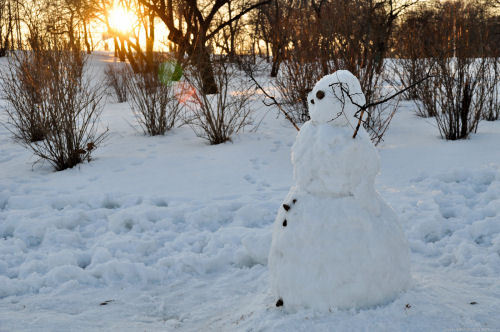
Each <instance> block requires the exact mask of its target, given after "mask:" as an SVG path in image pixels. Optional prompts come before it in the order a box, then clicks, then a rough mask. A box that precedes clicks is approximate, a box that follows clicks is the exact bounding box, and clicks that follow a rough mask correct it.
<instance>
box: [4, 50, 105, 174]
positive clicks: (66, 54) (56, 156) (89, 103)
mask: <svg viewBox="0 0 500 332" xmlns="http://www.w3.org/2000/svg"><path fill="white" fill-rule="evenodd" d="M38 56H39V54H38V53H37V52H26V53H23V55H22V58H20V59H24V60H23V61H19V60H14V61H13V63H12V69H11V70H10V71H9V72H8V73H7V75H6V77H4V79H6V82H9V84H6V85H4V94H5V95H9V96H11V97H13V96H16V94H17V95H18V96H19V97H20V98H26V100H25V101H24V102H21V103H16V102H13V101H12V99H10V100H9V99H7V100H8V104H9V105H8V109H9V110H8V112H7V114H8V116H9V120H10V122H11V124H14V125H13V127H11V128H12V131H13V132H14V133H15V136H16V137H17V138H19V141H20V142H21V143H22V144H23V145H24V146H25V147H27V148H29V149H30V150H31V151H32V152H33V153H34V154H35V155H36V156H38V157H39V158H40V159H41V160H46V161H48V162H49V163H50V164H51V165H52V166H53V167H54V168H55V169H56V170H58V171H60V170H64V169H66V168H71V167H73V166H75V165H77V164H78V163H81V162H83V161H90V160H91V154H92V153H93V152H94V151H95V149H96V148H97V147H98V146H99V145H100V144H101V143H102V142H103V140H104V139H105V138H106V135H107V130H106V131H104V132H100V133H98V124H99V115H100V114H101V106H100V102H101V100H102V98H103V95H104V93H103V89H102V87H101V86H95V85H92V84H91V82H90V79H87V78H85V77H84V76H85V75H84V74H85V64H86V63H85V60H86V58H85V57H84V56H83V54H81V53H79V52H73V51H66V50H46V51H44V52H43V65H41V67H40V68H39V69H38V70H41V72H42V74H43V75H42V77H43V81H35V80H33V81H30V84H24V83H22V84H20V85H15V84H13V80H15V79H19V80H20V81H22V80H23V79H24V78H25V74H26V73H25V71H26V69H25V67H24V66H25V63H40V62H37V61H40V60H37V59H36V57H38ZM4 82H5V81H4ZM31 83H32V84H31ZM13 89H20V90H19V91H17V92H16V91H13ZM33 91H35V92H33ZM33 95H35V96H36V99H34V100H35V101H36V102H33V103H34V105H35V106H36V110H37V111H38V112H39V114H41V115H42V116H37V119H41V122H40V123H39V125H38V126H39V128H41V132H42V133H43V137H44V139H43V140H38V141H33V140H27V139H24V136H23V135H24V134H23V133H20V132H19V129H20V127H19V126H17V125H16V123H17V124H20V125H21V126H22V125H23V122H19V121H18V119H19V116H25V112H26V111H27V110H29V109H28V108H26V105H28V106H30V103H31V99H30V98H32V97H31V96H33ZM24 96H27V97H24ZM16 121H17V122H16Z"/></svg>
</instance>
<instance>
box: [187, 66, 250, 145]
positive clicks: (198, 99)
mask: <svg viewBox="0 0 500 332" xmlns="http://www.w3.org/2000/svg"><path fill="white" fill-rule="evenodd" d="M213 67H214V68H213V70H214V76H215V82H216V85H217V90H218V93H217V94H211V95H207V94H204V93H203V92H202V91H203V80H202V77H201V74H200V73H199V71H197V70H196V69H194V68H189V69H188V71H187V73H186V78H187V80H188V82H189V84H190V85H191V86H192V87H193V88H194V91H193V92H190V91H189V88H188V89H185V90H184V92H183V94H184V95H186V94H187V95H189V96H191V97H190V98H188V99H187V100H186V101H185V105H186V110H187V111H186V113H185V122H186V123H187V124H188V125H190V126H191V128H193V130H194V131H195V133H196V134H197V135H198V136H199V137H202V138H205V139H207V140H208V141H209V142H210V144H220V143H224V142H226V141H229V140H231V137H232V136H233V135H234V134H237V133H238V132H240V131H241V130H242V129H243V128H244V127H245V126H247V125H249V124H251V122H252V119H251V114H252V110H251V108H250V107H249V101H250V96H251V94H250V91H249V90H250V84H249V83H248V82H247V81H246V80H245V79H243V78H241V76H243V75H238V72H237V71H236V69H234V67H232V66H231V65H230V64H229V63H228V62H226V61H224V60H223V59H221V60H220V61H217V62H214V66H213ZM230 88H231V89H232V90H233V92H232V93H231V92H230V91H229V89H230Z"/></svg>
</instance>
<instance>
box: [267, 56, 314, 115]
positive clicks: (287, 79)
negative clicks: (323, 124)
mask: <svg viewBox="0 0 500 332" xmlns="http://www.w3.org/2000/svg"><path fill="white" fill-rule="evenodd" d="M322 76H323V72H322V67H321V64H320V62H319V61H317V59H312V61H311V62H307V63H306V62H303V61H300V60H299V59H296V58H291V59H289V60H286V61H284V62H283V63H282V64H281V69H280V71H279V73H278V76H277V77H276V83H275V87H276V90H277V91H278V94H279V97H278V98H279V103H280V105H281V106H282V107H283V109H284V110H285V111H286V112H287V114H288V115H289V116H290V118H291V119H292V120H293V121H294V122H295V123H302V122H305V121H307V120H309V110H308V103H307V95H308V94H309V92H310V91H311V90H312V89H313V88H314V85H315V84H316V82H317V81H318V80H320V79H321V77H322Z"/></svg>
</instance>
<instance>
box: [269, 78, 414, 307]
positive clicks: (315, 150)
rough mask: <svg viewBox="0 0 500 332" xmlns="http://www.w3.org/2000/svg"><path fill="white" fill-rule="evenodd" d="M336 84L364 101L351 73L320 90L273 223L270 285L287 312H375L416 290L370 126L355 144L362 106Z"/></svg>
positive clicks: (313, 99) (329, 80)
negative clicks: (384, 193) (381, 190)
mask: <svg viewBox="0 0 500 332" xmlns="http://www.w3.org/2000/svg"><path fill="white" fill-rule="evenodd" d="M336 85H340V86H347V87H349V88H348V89H349V91H347V89H346V91H345V93H349V95H353V96H356V97H357V99H359V100H360V102H361V103H362V104H363V103H364V102H363V101H362V100H364V95H363V92H362V91H361V86H360V84H359V82H358V80H357V79H356V78H355V77H354V76H353V75H352V74H351V73H349V72H347V71H339V72H335V73H333V74H331V75H328V76H325V77H324V78H322V79H321V80H320V81H319V82H318V83H317V84H316V85H315V87H314V89H313V90H312V92H311V93H310V96H309V98H310V103H309V107H310V108H309V109H310V112H311V113H312V116H311V120H310V121H308V122H306V123H305V124H304V125H303V126H302V128H301V130H300V132H299V134H298V135H297V139H296V141H295V144H294V145H293V147H292V164H293V167H294V181H295V185H294V186H293V187H292V188H291V189H290V192H289V193H288V195H287V197H286V198H285V200H284V201H283V205H282V208H280V210H279V212H278V215H277V217H276V220H275V223H274V229H273V239H272V245H271V252H270V255H269V272H270V279H271V285H272V292H273V295H274V296H275V298H276V300H277V301H280V302H279V304H277V306H278V305H279V306H282V305H284V307H285V309H287V310H290V309H292V310H296V309H301V308H313V309H316V310H318V311H322V312H328V311H331V310H333V309H335V308H336V309H350V308H358V309H359V308H368V307H373V306H375V305H380V304H386V303H388V302H390V301H392V300H394V299H395V298H396V297H397V296H398V295H399V293H401V292H402V291H403V290H405V289H406V288H407V287H408V286H409V284H410V270H409V269H410V266H409V263H410V261H409V256H408V251H409V250H408V244H407V240H406V238H405V235H404V233H403V231H402V229H401V226H400V224H399V221H398V218H397V216H396V214H395V213H394V211H393V210H392V209H391V208H390V207H389V206H387V204H386V203H385V202H384V201H383V200H382V199H381V198H380V196H379V195H378V193H377V192H376V191H375V187H374V186H375V177H376V175H377V174H378V172H379V158H378V153H377V151H376V149H375V147H374V146H373V144H372V142H371V141H370V138H369V137H368V134H367V133H366V131H365V130H364V128H362V127H361V128H360V129H359V131H358V133H357V135H356V137H355V139H353V134H354V129H353V127H352V123H355V122H356V121H355V120H356V118H355V117H354V115H355V113H356V110H357V109H359V107H357V106H356V105H354V104H353V102H352V101H351V98H349V97H350V96H345V98H342V97H343V96H342V93H343V91H337V92H335V90H336V89H338V87H336ZM341 98H342V99H341ZM358 105H359V104H358ZM313 110H314V112H313ZM344 112H345V113H344ZM339 113H340V116H338V115H337V114H339Z"/></svg>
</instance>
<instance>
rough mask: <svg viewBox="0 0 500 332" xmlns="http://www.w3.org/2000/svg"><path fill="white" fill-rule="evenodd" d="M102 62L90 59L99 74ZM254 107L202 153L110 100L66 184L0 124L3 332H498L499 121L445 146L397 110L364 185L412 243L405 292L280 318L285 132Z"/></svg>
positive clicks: (288, 134)
mask: <svg viewBox="0 0 500 332" xmlns="http://www.w3.org/2000/svg"><path fill="white" fill-rule="evenodd" d="M110 59H111V57H109V56H107V55H106V54H97V55H94V56H93V66H94V69H95V71H96V72H99V71H100V70H101V69H102V68H103V66H104V65H105V63H106V61H110ZM261 80H262V82H263V84H267V83H266V80H267V79H266V78H265V76H264V73H263V76H262V77H261ZM253 107H254V108H255V110H256V112H257V113H256V120H257V122H259V121H260V120H261V119H262V122H261V124H260V126H259V127H258V128H257V130H255V131H249V130H248V131H246V132H245V133H242V134H240V135H238V136H236V137H234V139H233V142H229V143H226V144H222V145H218V146H209V145H207V144H206V143H205V141H203V140H201V139H199V138H197V137H196V136H195V135H194V134H193V132H192V131H191V129H190V128H187V127H181V128H176V129H174V130H173V131H172V132H170V133H169V134H167V135H166V136H164V137H145V136H142V135H141V133H140V131H139V130H138V128H137V126H135V124H134V123H135V122H134V117H133V115H132V114H131V111H130V108H129V107H128V105H127V104H114V103H112V101H111V100H109V101H108V104H107V105H106V107H105V110H104V113H103V123H102V125H103V126H106V125H109V128H110V132H111V135H110V138H109V140H108V141H107V143H106V145H105V146H104V147H102V148H101V149H99V150H97V151H96V154H95V159H94V160H93V161H92V162H91V163H86V164H82V165H80V166H78V167H75V168H73V169H69V170H66V171H63V172H53V171H52V170H51V169H50V167H49V165H47V164H43V163H37V164H34V165H33V162H34V161H36V160H35V159H34V158H33V157H32V156H31V154H30V153H29V152H28V151H26V150H25V149H23V148H22V147H20V146H18V145H16V144H15V143H13V142H12V141H11V140H10V138H9V137H10V134H9V133H8V132H7V131H6V130H5V129H4V128H0V331H40V330H41V331H68V330H74V331H97V330H98V331H173V330H176V331H177V330H178V331H332V330H333V331H335V330H337V331H349V330H352V331H359V330H364V331H402V330H404V331H443V330H448V331H453V330H462V331H463V330H470V331H474V330H483V331H495V330H498V329H500V318H499V315H498V313H499V312H500V279H499V274H500V226H499V225H500V145H499V144H498V142H499V141H500V123H499V122H492V123H487V122H481V123H480V125H479V130H478V133H477V134H476V135H473V136H472V137H471V139H470V140H466V141H459V142H446V141H443V140H441V139H439V137H438V131H437V128H435V125H434V123H433V122H432V121H433V120H432V119H421V118H417V117H416V116H415V115H414V106H413V105H412V104H411V103H403V104H402V106H401V107H400V109H399V110H398V113H397V115H396V117H395V119H394V120H393V123H392V124H391V126H390V128H389V130H388V132H387V135H386V137H385V142H384V143H382V144H381V145H380V146H379V147H378V148H377V149H378V150H379V154H380V165H381V167H380V174H379V176H378V177H377V179H376V182H375V189H376V190H377V191H378V192H379V193H380V195H381V197H382V198H383V199H384V200H385V201H387V202H388V204H389V205H390V206H391V207H392V208H393V209H394V210H395V211H396V214H397V215H398V216H399V219H400V222H401V225H402V228H403V231H404V233H405V236H406V237H407V238H408V241H409V246H410V258H411V269H412V271H411V274H412V279H413V281H412V285H411V287H410V288H409V289H408V290H406V291H405V292H403V293H402V294H401V295H399V296H398V297H397V298H396V299H394V300H393V301H390V302H388V303H385V304H383V305H380V306H376V307H370V308H367V309H357V310H356V309H350V310H339V309H333V310H332V312H326V313H324V312H320V311H315V310H314V309H304V310H298V311H296V312H287V311H286V310H283V308H277V307H276V306H275V303H276V300H275V298H274V297H273V295H272V292H271V291H270V274H269V269H268V263H267V261H268V258H267V256H268V253H269V250H270V246H271V239H272V229H273V221H274V219H275V217H276V212H277V211H278V208H280V206H281V204H282V200H283V197H285V196H286V194H287V192H288V191H289V189H290V187H291V186H292V185H293V184H294V180H293V168H292V164H291V161H290V149H291V147H292V145H293V143H294V141H295V138H296V135H297V133H296V131H295V129H294V128H293V127H291V126H290V125H289V124H288V123H287V122H286V121H285V120H284V119H282V118H281V117H278V118H277V117H276V114H277V111H276V110H274V109H267V108H265V107H264V106H263V105H262V102H261V100H260V99H259V96H258V95H257V96H255V100H254V102H253ZM2 116H3V115H2Z"/></svg>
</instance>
